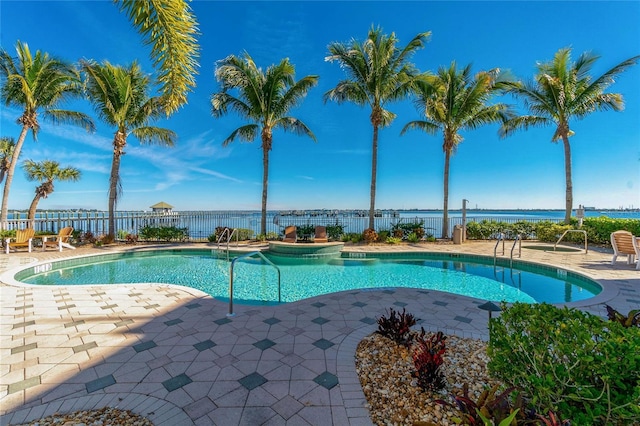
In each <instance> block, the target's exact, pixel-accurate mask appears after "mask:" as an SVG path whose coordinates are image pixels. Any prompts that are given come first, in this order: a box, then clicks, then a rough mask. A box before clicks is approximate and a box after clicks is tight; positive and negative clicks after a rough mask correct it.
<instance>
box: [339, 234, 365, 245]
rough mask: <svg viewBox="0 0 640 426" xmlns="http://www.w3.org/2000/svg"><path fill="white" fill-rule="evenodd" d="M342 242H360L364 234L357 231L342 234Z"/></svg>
mask: <svg viewBox="0 0 640 426" xmlns="http://www.w3.org/2000/svg"><path fill="white" fill-rule="evenodd" d="M341 240H342V242H345V243H348V242H352V243H354V244H355V243H359V242H360V241H362V234H359V233H357V232H349V233H347V234H342V238H341Z"/></svg>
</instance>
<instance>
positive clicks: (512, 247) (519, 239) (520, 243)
mask: <svg viewBox="0 0 640 426" xmlns="http://www.w3.org/2000/svg"><path fill="white" fill-rule="evenodd" d="M516 243H519V244H518V258H521V257H522V236H521V235H520V234H518V235H516V239H515V240H513V245H512V246H511V257H510V260H509V266H511V267H513V250H514V249H515V248H516Z"/></svg>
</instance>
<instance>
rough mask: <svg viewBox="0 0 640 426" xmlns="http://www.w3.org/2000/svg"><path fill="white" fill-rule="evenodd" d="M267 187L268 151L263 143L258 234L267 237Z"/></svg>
mask: <svg viewBox="0 0 640 426" xmlns="http://www.w3.org/2000/svg"><path fill="white" fill-rule="evenodd" d="M268 185H269V149H268V148H266V147H265V145H264V143H263V148H262V217H261V218H260V234H262V235H263V236H265V237H266V236H267V187H268Z"/></svg>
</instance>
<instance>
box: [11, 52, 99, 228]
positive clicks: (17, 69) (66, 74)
mask: <svg viewBox="0 0 640 426" xmlns="http://www.w3.org/2000/svg"><path fill="white" fill-rule="evenodd" d="M16 52H17V56H16V57H15V58H14V57H12V56H11V55H10V54H9V53H8V52H7V51H6V50H4V49H3V48H0V79H1V80H2V90H1V91H0V95H1V96H2V102H4V103H5V104H6V105H7V106H9V105H11V106H15V107H18V108H21V109H22V111H23V112H22V115H21V116H20V117H19V118H18V120H17V123H18V124H19V125H20V126H22V130H21V131H20V136H18V141H17V142H16V145H15V148H14V150H13V156H12V157H11V163H10V165H9V169H8V170H7V173H6V180H5V182H4V192H3V195H2V209H1V211H0V227H3V226H4V225H5V223H6V220H7V212H8V203H9V192H10V188H11V183H12V182H13V175H14V173H15V169H16V165H17V163H18V157H19V156H20V151H21V150H22V145H23V144H24V140H25V137H26V136H27V133H28V132H29V130H31V132H32V135H33V138H34V139H36V138H37V136H38V131H39V130H40V123H39V121H38V113H39V112H41V113H42V116H43V117H44V118H45V119H49V120H51V121H52V122H53V123H54V124H59V123H69V124H75V125H79V126H82V127H84V128H85V129H87V131H94V130H95V126H94V124H93V121H92V120H91V118H90V117H89V116H88V115H86V114H83V113H80V112H76V111H67V110H61V109H58V108H57V107H58V106H59V105H60V104H61V103H62V102H64V101H66V100H69V99H70V98H73V97H80V96H82V81H81V79H80V74H79V72H78V70H76V69H75V68H74V67H73V66H72V65H70V64H68V63H66V62H64V61H62V60H60V59H56V58H53V57H51V56H49V55H48V54H47V53H44V52H41V51H39V50H37V51H36V53H35V55H32V54H31V51H30V50H29V46H28V45H27V44H26V43H21V42H20V41H18V42H17V43H16Z"/></svg>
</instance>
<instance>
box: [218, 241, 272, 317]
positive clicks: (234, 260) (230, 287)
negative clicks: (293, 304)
mask: <svg viewBox="0 0 640 426" xmlns="http://www.w3.org/2000/svg"><path fill="white" fill-rule="evenodd" d="M255 255H258V256H259V257H260V258H261V259H262V260H264V261H265V262H267V263H268V264H269V265H271V266H273V267H274V268H276V271H278V303H281V302H282V299H281V291H280V268H278V266H277V265H276V264H275V263H273V262H272V261H270V260H269V259H267V257H266V256H265V255H264V254H262V252H259V251H252V252H250V253H245V254H243V255H241V256H238V257H236V258H235V259H233V260H232V261H231V265H229V313H228V314H227V316H228V317H232V316H234V315H235V314H234V313H233V266H234V265H235V263H236V261H238V260H240V259H243V258H245V257H251V256H255Z"/></svg>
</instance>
